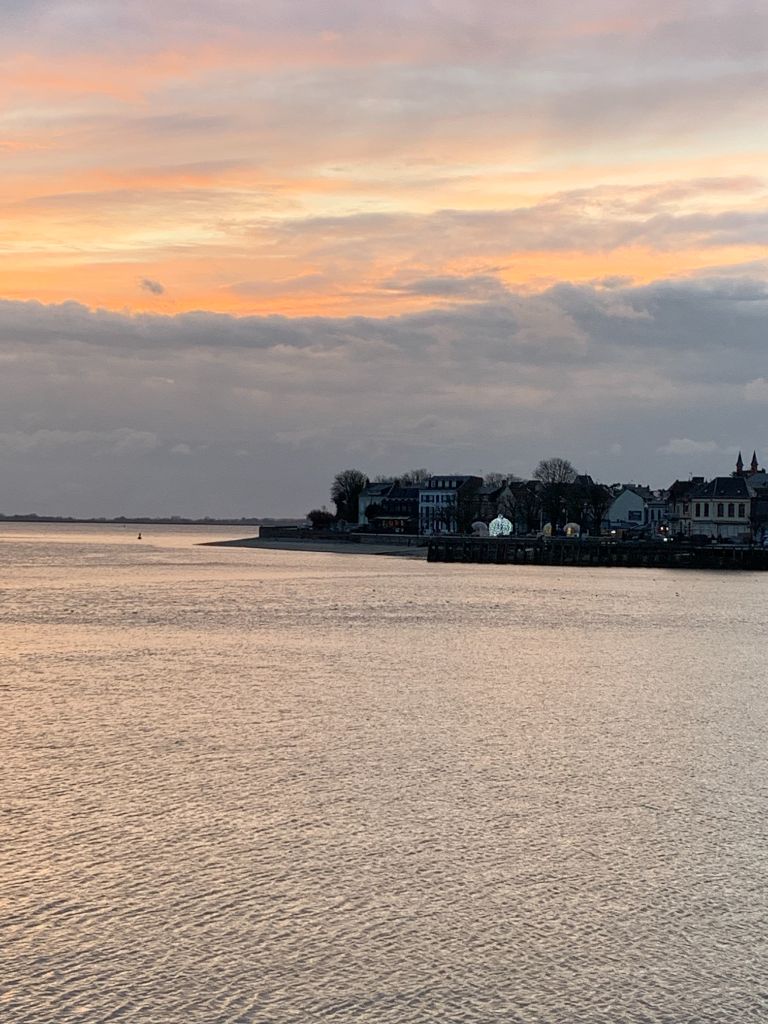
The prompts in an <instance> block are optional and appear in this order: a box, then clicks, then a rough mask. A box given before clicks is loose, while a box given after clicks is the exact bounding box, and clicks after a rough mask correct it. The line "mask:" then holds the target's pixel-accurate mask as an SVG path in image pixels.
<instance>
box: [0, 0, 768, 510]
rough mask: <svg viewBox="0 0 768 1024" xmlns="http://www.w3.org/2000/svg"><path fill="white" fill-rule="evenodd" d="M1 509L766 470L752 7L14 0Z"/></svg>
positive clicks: (294, 501) (767, 300) (229, 502)
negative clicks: (387, 479) (445, 479)
mask: <svg viewBox="0 0 768 1024" xmlns="http://www.w3.org/2000/svg"><path fill="white" fill-rule="evenodd" d="M0 28H2V32H0V59H2V61H3V68H4V75H5V81H6V83H7V88H6V90H5V94H4V99H3V101H2V103H0V180H2V184H3V189H2V199H1V200H0V211H1V212H2V220H3V225H4V227H3V233H2V237H0V362H1V363H2V367H3V372H2V374H0V480H2V481H3V489H2V492H1V493H0V509H2V510H3V511H5V512H6V513H9V514H10V513H14V512H18V511H34V512H37V513H38V514H40V515H51V514H57V515H65V516H72V515H74V516H91V515H95V516H117V515H122V514H131V513H132V512H134V511H135V512H138V511H139V510H142V511H145V512H147V513H150V514H153V515H159V516H169V515H175V514H184V515H189V516H193V517H196V518H201V517H204V516H211V517H214V518H229V517H232V516H240V515H250V514H253V515H258V516H262V517H270V516H271V517H276V516H290V517H294V516H300V515H302V514H303V513H304V512H305V511H306V510H307V509H308V508H311V507H312V506H313V505H314V504H317V503H318V501H319V500H321V499H320V497H319V496H320V495H321V494H322V493H324V491H325V488H326V481H327V480H328V479H329V478H330V477H332V475H333V473H334V472H335V471H336V470H337V469H338V467H339V465H358V464H359V465H363V466H365V467H366V470H367V471H369V472H370V473H371V474H373V475H378V474H386V473H388V472H391V470H392V467H398V466H400V467H402V466H418V465H426V466H429V467H430V468H431V469H433V470H434V471H435V472H447V473H450V472H457V471H458V470H459V469H462V470H463V471H466V472H477V473H480V474H481V475H484V474H485V473H487V472H490V471H495V470H496V469H497V467H500V466H501V467H504V468H505V469H508V470H510V471H512V472H514V473H515V475H517V476H521V477H524V476H525V475H526V474H527V473H529V472H530V470H531V468H532V467H533V466H535V464H536V463H537V461H538V460H539V459H541V458H543V457H547V456H548V455H552V454H557V455H561V456H563V457H565V458H568V459H569V460H570V461H572V462H573V463H574V465H576V466H577V467H578V468H580V469H581V470H582V471H584V472H589V473H590V474H591V475H592V476H594V477H595V478H596V479H600V480H605V481H618V480H621V479H622V478H626V477H627V476H628V475H629V476H631V477H634V478H636V479H639V480H642V481H643V482H646V483H648V485H649V486H652V487H654V488H659V487H666V486H669V483H670V482H671V480H673V479H675V477H685V476H687V475H692V476H698V475H702V476H705V477H711V476H714V475H717V474H718V473H720V472H723V469H724V467H725V466H726V465H730V464H731V463H733V462H734V461H735V458H736V454H737V452H738V451H739V449H741V450H742V451H743V453H744V455H745V458H748V457H749V454H750V453H751V451H752V449H753V448H756V449H757V451H758V455H760V453H761V451H763V452H764V451H768V417H767V416H766V413H767V412H768V371H766V366H765V338H766V330H765V324H766V313H767V312H768V259H766V243H767V242H768V146H767V145H766V142H765V140H764V138H763V135H764V133H761V132H760V131H759V125H761V124H762V123H764V121H765V114H766V99H765V97H766V95H768V91H767V90H766V88H765V86H766V83H767V82H768V47H767V46H766V45H765V40H766V39H767V38H768V10H763V9H762V8H761V7H758V6H757V5H755V4H754V3H753V2H751V0H732V2H729V3H720V2H714V0H713V2H711V3H704V4H700V5H690V4H688V3H683V2H678V0H672V2H665V3H663V4H662V3H661V0H647V2H644V3H640V2H639V0H619V2H609V0H585V2H584V3H582V4H579V5H577V6H576V7H574V5H572V4H569V3H566V2H565V0H545V2H543V3H536V4H533V3H521V4H509V3H505V2H501V0H481V2H478V3H468V2H465V0H409V2H408V3H406V2H404V0H393V2H392V3H390V4H388V5H386V7H385V8H379V7H376V6H375V5H371V4H368V3H364V2H362V0H360V2H357V0H328V2H327V3H324V4H322V5H315V4H311V3H306V2H300V0H287V2H286V3H284V4H279V5H276V4H274V3H271V2H267V0H255V2H251V3H247V4H245V3H242V2H240V0H223V2H222V3H220V4H217V5H211V4H206V3H203V2H200V0H186V2H185V3H184V4H182V3H181V2H180V0H168V2H166V3H164V4H162V5H156V4H155V5H150V4H149V3H148V2H147V0H135V2H133V3H131V4H129V5H126V4H124V3H118V2H117V0H100V2H99V3H95V2H92V0H85V2H83V3H79V4H77V5H74V4H71V3H69V2H67V0H45V2H43V0H26V2H24V3H18V2H16V0H14V2H11V3H6V4H5V5H4V6H3V11H2V14H0Z"/></svg>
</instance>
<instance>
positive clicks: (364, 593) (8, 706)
mask: <svg viewBox="0 0 768 1024" xmlns="http://www.w3.org/2000/svg"><path fill="white" fill-rule="evenodd" d="M153 532H154V531H152V530H149V531H146V530H145V539H144V540H143V541H142V542H141V543H137V541H136V538H135V535H131V534H130V533H129V534H128V535H127V536H125V534H126V531H122V533H120V532H119V531H116V530H110V529H108V528H92V529H90V530H80V531H78V530H76V529H74V528H70V529H68V530H64V529H62V528H52V527H51V528H41V527H35V528H24V529H22V528H11V527H8V528H5V529H4V530H2V531H1V532H0V567H1V568H2V576H1V577H0V578H1V579H2V589H1V591H0V598H1V604H0V615H1V617H2V621H1V624H0V625H1V628H0V635H1V636H2V644H3V647H2V650H3V662H4V665H3V673H2V679H1V680H0V687H1V689H0V692H1V693H2V699H3V708H4V715H3V716H2V722H1V723H0V730H2V749H3V752H4V753H3V761H2V767H0V771H1V772H2V775H3V779H2V795H1V798H0V799H1V801H2V803H1V805H0V810H2V815H1V816H0V830H1V832H0V835H1V837H2V843H0V906H2V909H3V914H2V931H1V932H0V936H1V941H2V949H3V953H4V969H3V972H2V982H0V985H1V986H2V987H0V1019H2V1020H3V1021H6V1020H7V1021H9V1022H12V1024H45V1022H55V1024H58V1022H66V1021H80V1022H88V1024H96V1022H102V1021H107V1020H109V1021H118V1020H125V1021H131V1022H142V1024H145V1022H151V1024H155V1022H157V1024H186V1022H197V1021H200V1022H211V1024H224V1022H227V1024H229V1022H258V1024H261V1022H264V1024H266V1022H270V1024H272V1022H273V1024H284V1022H296V1024H299V1022H301V1024H304V1022H314V1021H337V1022H343V1024H357V1022H363V1024H368V1022H370V1024H389V1022H393V1024H395V1022H397V1024H411V1022H426V1021H435V1022H441V1024H443V1022H445V1024H451V1022H466V1024H479V1022H490V1021H503V1022H525V1024H529V1022H530V1024H534V1022H535V1024H539V1022H553V1024H554V1022H557V1024H568V1022H589V1024H593V1022H594V1024H597V1022H605V1024H616V1022H624V1021H627V1022H651V1024H655V1022H665V1024H679V1022H684V1021H692V1022H693V1021H696V1022H708V1021H712V1022H714V1021H726V1022H731V1021H739V1022H742V1021H760V1022H765V1021H766V1020H768V996H767V995H766V986H765V981H764V977H765V968H766V963H767V962H768V958H767V957H766V936H767V935H768V929H767V928H766V925H767V924H768V920H767V918H768V906H767V905H766V896H765V871H764V863H763V860H764V857H763V855H764V849H765V832H766V825H765V822H766V809H767V808H766V802H767V801H766V778H768V773H767V771H766V769H767V768H768V765H767V764H766V760H767V758H766V743H765V735H766V727H767V726H768V700H767V699H766V693H765V678H766V669H765V665H764V662H765V655H764V650H763V637H764V626H763V621H764V613H763V608H764V595H765V586H766V582H765V577H763V576H760V575H754V576H753V575H750V574H736V575H733V576H730V575H727V574H721V575H715V574H704V573H696V572H691V571H684V572H680V573H675V572H669V571H668V572H663V571H658V572H653V571H644V570H626V571H625V570H617V569H613V570H611V569H582V570H570V571H564V570H558V569H552V568H535V567H520V568H514V567H506V566H505V567H492V566H485V567H482V566H460V565H430V566H428V565H426V564H425V563H423V562H412V561H407V560H402V561H401V560H399V559H395V558H381V557H372V556H366V555H354V556H331V555H323V554H303V555H301V554H295V553H286V552H276V551H275V552H270V551H255V550H242V549H240V550H238V549H222V548H199V547H195V546H194V545H193V544H192V543H191V541H190V538H191V537H192V533H190V532H188V531H183V532H180V531H177V532H175V533H174V531H171V530H165V531H159V533H156V534H155V535H154V536H153ZM226 532H227V531H219V535H224V534H225V533H226ZM230 532H231V531H230ZM235 532H236V531H235ZM115 534H117V536H116V535H115ZM204 535H205V534H204V533H203V532H202V531H196V532H195V535H194V539H195V540H198V539H201V538H202V537H203V536H204Z"/></svg>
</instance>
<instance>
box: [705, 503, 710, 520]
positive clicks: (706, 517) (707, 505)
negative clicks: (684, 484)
mask: <svg viewBox="0 0 768 1024" xmlns="http://www.w3.org/2000/svg"><path fill="white" fill-rule="evenodd" d="M704 518H705V519H709V502H708V501H706V502H704Z"/></svg>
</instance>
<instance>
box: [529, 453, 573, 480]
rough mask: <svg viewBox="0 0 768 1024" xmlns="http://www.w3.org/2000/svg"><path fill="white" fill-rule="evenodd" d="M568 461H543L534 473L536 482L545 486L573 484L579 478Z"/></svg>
mask: <svg viewBox="0 0 768 1024" xmlns="http://www.w3.org/2000/svg"><path fill="white" fill-rule="evenodd" d="M577 475H578V474H577V473H576V470H575V469H574V468H573V464H572V463H571V462H569V461H568V459H542V460H541V462H540V463H539V464H538V466H537V467H536V469H535V470H534V471H533V478H534V480H540V481H541V483H543V484H545V485H546V484H572V483H573V481H574V480H575V479H576V477H577Z"/></svg>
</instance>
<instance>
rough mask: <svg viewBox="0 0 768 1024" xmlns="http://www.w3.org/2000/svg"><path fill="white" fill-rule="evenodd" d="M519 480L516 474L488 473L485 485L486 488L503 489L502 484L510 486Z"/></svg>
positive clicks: (484, 478)
mask: <svg viewBox="0 0 768 1024" xmlns="http://www.w3.org/2000/svg"><path fill="white" fill-rule="evenodd" d="M517 479H518V478H517V477H516V476H515V474H514V473H486V474H485V476H484V477H483V483H484V484H485V486H486V487H501V485H502V484H510V483H512V482H513V481H515V480H517Z"/></svg>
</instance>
